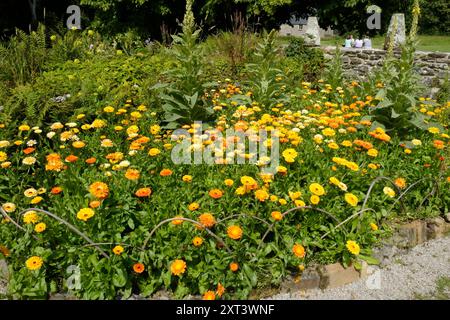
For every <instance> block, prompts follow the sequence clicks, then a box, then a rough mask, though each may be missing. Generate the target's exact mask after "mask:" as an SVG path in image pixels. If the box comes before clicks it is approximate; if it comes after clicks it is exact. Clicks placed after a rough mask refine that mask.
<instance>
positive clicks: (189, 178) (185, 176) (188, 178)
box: [181, 175, 192, 183]
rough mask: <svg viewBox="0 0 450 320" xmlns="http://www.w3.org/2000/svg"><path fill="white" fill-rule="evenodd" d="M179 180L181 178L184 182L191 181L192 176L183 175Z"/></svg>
mask: <svg viewBox="0 0 450 320" xmlns="http://www.w3.org/2000/svg"><path fill="white" fill-rule="evenodd" d="M181 180H183V181H184V182H188V183H189V182H192V176H190V175H184V176H183V177H182V178H181Z"/></svg>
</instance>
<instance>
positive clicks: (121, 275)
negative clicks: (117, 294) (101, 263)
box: [112, 268, 127, 288]
mask: <svg viewBox="0 0 450 320" xmlns="http://www.w3.org/2000/svg"><path fill="white" fill-rule="evenodd" d="M112 281H113V285H114V286H115V287H118V288H122V287H124V286H125V285H126V283H127V277H126V275H125V272H124V271H123V270H122V269H119V268H116V273H115V274H114V275H113V278H112Z"/></svg>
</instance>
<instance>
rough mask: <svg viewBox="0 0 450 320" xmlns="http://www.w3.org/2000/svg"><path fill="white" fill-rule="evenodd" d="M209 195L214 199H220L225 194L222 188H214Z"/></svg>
mask: <svg viewBox="0 0 450 320" xmlns="http://www.w3.org/2000/svg"><path fill="white" fill-rule="evenodd" d="M209 196H210V197H211V198H213V199H220V198H222V196H223V192H222V190H220V189H212V190H211V191H209Z"/></svg>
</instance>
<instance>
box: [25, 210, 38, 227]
mask: <svg viewBox="0 0 450 320" xmlns="http://www.w3.org/2000/svg"><path fill="white" fill-rule="evenodd" d="M38 221H39V216H38V215H37V213H36V211H28V212H26V213H25V214H24V215H23V222H24V223H25V224H31V223H33V224H34V223H37V222H38Z"/></svg>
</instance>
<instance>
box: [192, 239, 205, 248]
mask: <svg viewBox="0 0 450 320" xmlns="http://www.w3.org/2000/svg"><path fill="white" fill-rule="evenodd" d="M202 243H203V239H202V238H200V237H195V238H194V239H193V240H192V244H193V245H194V246H196V247H200V246H201V245H202Z"/></svg>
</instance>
